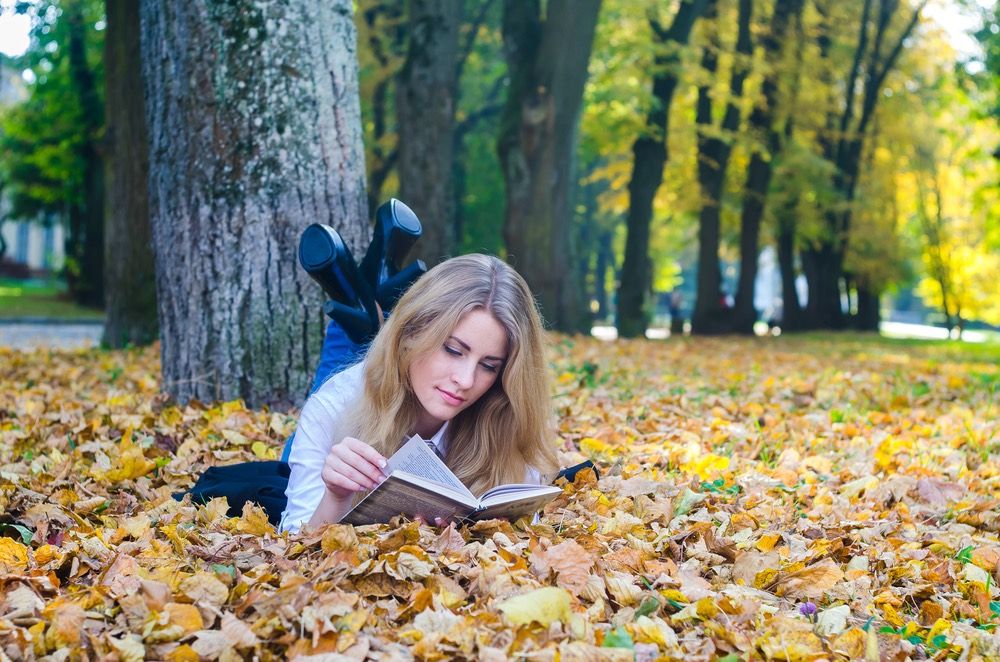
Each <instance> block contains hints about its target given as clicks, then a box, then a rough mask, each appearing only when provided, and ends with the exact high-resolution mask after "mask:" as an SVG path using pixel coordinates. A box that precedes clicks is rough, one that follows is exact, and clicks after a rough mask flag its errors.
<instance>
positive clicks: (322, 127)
mask: <svg viewBox="0 0 1000 662" xmlns="http://www.w3.org/2000/svg"><path fill="white" fill-rule="evenodd" d="M140 15H141V21H142V65H143V74H144V80H145V98H146V116H147V119H148V130H149V136H150V152H149V156H150V164H149V168H150V174H149V196H150V209H151V217H150V220H151V223H152V226H153V245H154V251H155V254H156V264H157V298H158V301H159V315H160V324H161V329H162V333H161V335H162V341H163V345H162V364H163V380H164V388H165V389H166V390H167V391H168V392H169V393H170V394H171V395H173V396H174V397H176V398H177V399H178V400H182V401H184V400H188V399H190V398H198V399H201V400H216V399H232V398H238V397H242V398H244V399H245V400H246V401H247V402H248V403H250V404H253V405H259V404H260V403H263V402H290V401H291V402H295V401H301V400H302V398H303V397H304V396H305V394H306V390H307V388H308V386H309V381H310V376H311V373H312V371H313V369H314V368H315V364H316V361H317V358H318V349H319V347H318V346H319V341H320V338H321V337H322V333H321V330H322V328H323V326H324V319H323V316H322V314H321V313H320V311H319V305H318V304H319V303H320V301H321V299H320V296H321V295H320V291H319V288H317V287H316V286H315V285H314V284H313V283H311V282H310V281H309V279H308V276H306V275H305V273H304V272H302V271H301V269H299V267H298V264H297V261H296V260H295V253H296V246H297V243H298V239H299V235H300V234H301V231H302V229H303V228H304V227H306V226H307V225H308V224H309V223H313V222H322V223H327V224H329V225H332V226H333V227H335V228H337V229H338V230H339V231H340V232H341V234H342V235H343V236H344V238H345V240H346V241H347V242H349V244H350V245H351V247H352V248H353V249H355V251H357V252H360V249H361V247H362V245H363V243H364V240H365V239H366V238H367V234H368V224H367V209H366V199H365V186H364V153H363V149H362V144H361V122H360V110H359V104H358V79H357V60H356V57H355V52H356V37H355V28H354V25H353V22H352V5H351V3H350V2H348V1H347V0H339V1H337V2H326V1H323V2H320V1H318V0H296V1H295V2H289V3H282V4H269V5H261V4H259V3H254V2H249V1H240V2H233V3H228V4H225V5H220V4H217V3H205V2H203V1H196V2H189V3H181V4H176V5H175V4H164V3H160V2H155V1H154V0H145V1H144V2H142V4H141V14H140Z"/></svg>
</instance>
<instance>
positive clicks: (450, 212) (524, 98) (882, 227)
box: [0, 0, 1000, 346]
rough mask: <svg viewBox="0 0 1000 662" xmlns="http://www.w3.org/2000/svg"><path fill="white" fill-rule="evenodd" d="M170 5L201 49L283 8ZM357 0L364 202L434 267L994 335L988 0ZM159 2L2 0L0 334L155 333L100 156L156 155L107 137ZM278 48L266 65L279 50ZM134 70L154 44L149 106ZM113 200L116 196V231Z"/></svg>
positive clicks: (704, 330) (602, 321) (706, 314)
mask: <svg viewBox="0 0 1000 662" xmlns="http://www.w3.org/2000/svg"><path fill="white" fill-rule="evenodd" d="M216 4H219V3H216ZM304 4H305V5H309V4H310V3H304ZM130 5H132V8H131V9H129V6H130ZM148 5H153V3H148ZM244 5H245V6H244ZM192 6H196V7H199V8H203V10H202V9H199V10H198V11H202V14H204V15H202V16H200V17H196V18H193V19H184V18H183V17H181V18H178V17H175V16H170V15H166V16H164V17H160V21H161V23H166V24H167V26H168V27H169V24H170V22H171V21H174V22H175V23H176V24H177V25H180V24H181V23H182V21H183V20H192V21H193V20H199V21H202V23H203V24H204V25H206V26H208V28H212V27H213V25H216V26H221V28H220V29H219V30H217V31H213V30H212V29H206V30H204V31H203V32H200V33H192V34H188V35H187V36H186V37H183V38H184V39H188V40H189V41H190V42H191V44H190V45H191V46H192V47H196V48H200V49H202V50H205V51H207V52H210V53H211V52H216V51H218V52H219V53H220V55H219V58H223V57H224V55H222V54H221V53H224V52H225V49H226V48H228V46H226V44H228V43H230V42H229V41H227V39H229V40H231V39H232V38H233V37H232V34H233V31H234V30H243V31H247V30H256V31H255V32H249V33H245V34H251V35H252V36H253V37H254V38H256V39H260V40H266V39H267V36H266V35H267V34H274V33H277V32H280V31H281V30H283V29H284V26H285V25H286V24H287V26H288V29H290V30H292V31H294V30H295V29H296V26H295V23H294V20H292V19H291V18H289V17H284V18H285V20H286V23H281V20H278V23H277V24H276V23H275V20H276V19H275V18H274V17H269V16H266V15H263V14H261V15H258V14H256V13H255V12H259V11H263V10H258V9H256V8H254V6H253V3H251V2H243V3H241V2H233V3H227V7H228V9H227V11H230V10H232V11H235V12H236V14H235V15H237V16H240V17H241V18H239V19H238V20H237V19H232V18H231V17H229V18H227V17H226V16H224V15H223V14H224V12H222V10H220V9H218V7H216V6H215V5H213V3H194V4H193V5H192ZM348 6H350V5H348ZM136 7H139V9H136ZM234 8H235V9H234ZM353 9H354V11H353V15H352V16H351V17H350V20H351V21H352V22H353V26H354V29H355V35H354V36H353V39H354V42H353V50H351V49H348V50H350V53H349V54H350V55H351V57H352V58H354V59H355V60H356V63H357V72H358V73H357V88H358V92H357V94H358V98H359V99H360V117H359V123H360V129H359V130H360V132H361V136H362V143H363V150H364V166H363V168H364V170H363V175H364V178H365V182H364V196H365V200H366V201H367V208H368V209H369V218H370V214H371V212H373V211H374V209H375V207H376V206H377V205H378V204H379V203H380V202H382V201H384V200H386V199H388V198H389V197H390V196H397V197H400V198H401V199H403V200H404V201H405V202H407V203H408V204H409V205H410V206H411V207H413V209H414V210H415V211H416V212H417V214H418V216H420V218H421V220H422V221H423V223H424V226H425V237H424V239H423V240H422V241H421V244H420V245H419V246H420V248H419V252H420V255H419V257H422V258H424V259H425V260H427V261H428V262H429V263H434V262H436V261H438V260H440V259H441V258H442V257H443V256H446V255H455V254H460V253H466V252H470V251H484V252H489V253H495V254H498V255H501V256H504V257H506V258H507V259H509V260H510V261H511V262H512V263H514V264H515V265H516V266H517V267H518V268H519V269H520V270H521V271H522V273H524V274H525V276H526V277H527V278H528V280H529V282H530V283H531V285H532V287H533V289H534V290H535V292H536V294H537V296H538V297H539V300H540V303H541V304H542V308H543V312H544V314H545V317H546V319H547V320H548V322H549V323H550V324H551V325H552V326H553V328H555V329H558V330H561V331H566V332H590V331H592V330H594V332H596V333H597V334H599V335H601V336H602V337H613V336H615V335H620V336H627V337H636V336H642V335H648V336H650V337H663V336H667V335H669V334H670V333H673V334H677V333H693V334H726V333H739V334H752V333H756V334H758V335H762V334H767V333H771V334H778V333H788V332H793V331H799V330H817V329H827V330H837V329H860V330H869V331H878V330H879V329H881V330H882V332H883V333H889V334H904V335H915V336H927V337H939V338H947V337H952V338H958V337H962V338H964V339H967V340H984V339H989V338H991V337H993V338H995V337H996V336H995V335H993V336H991V334H996V331H997V328H998V327H997V325H1000V288H998V287H997V283H998V282H1000V188H998V186H1000V185H998V181H1000V178H998V163H1000V129H998V123H997V122H998V117H1000V98H998V75H1000V74H998V72H1000V24H998V9H997V4H996V3H995V2H987V1H986V0H932V1H930V2H921V1H917V0H891V1H890V0H850V1H848V2H843V1H832V0H711V1H709V0H705V1H697V0H691V1H686V2H676V1H675V2H650V1H648V0H604V1H603V2H598V1H597V0H581V1H580V2H575V3H574V2H558V1H556V0H550V1H549V2H537V1H536V2H531V1H530V0H525V1H523V2H520V1H517V0H509V1H508V2H503V1H502V0H451V1H449V2H445V1H440V0H439V1H434V2H432V1H424V0H412V1H410V2H387V1H381V0H358V1H357V2H355V3H353ZM193 11H194V10H193ZM305 12H306V13H305V14H303V15H304V16H308V7H306V10H305ZM152 13H155V12H154V10H152V9H150V8H149V7H148V6H147V5H146V4H141V3H140V4H139V5H136V4H135V3H122V2H115V1H114V0H108V1H107V2H104V1H103V0H58V1H38V2H17V1H14V0H0V51H2V55H0V237H2V241H0V318H2V319H0V323H2V322H3V321H4V320H6V322H7V323H8V324H7V325H6V326H5V327H4V328H5V329H6V331H5V333H6V334H7V336H6V338H7V341H8V343H9V342H13V340H11V338H13V337H14V336H13V335H12V334H14V333H15V332H14V331H12V330H11V327H10V323H11V322H14V321H17V322H19V323H22V324H23V323H25V322H29V321H33V322H38V323H53V322H65V321H67V320H69V321H77V322H83V323H84V326H85V327H86V326H87V324H89V325H90V327H87V328H94V329H98V331H93V332H92V333H94V334H96V335H98V336H100V335H103V337H104V340H105V342H106V343H107V344H109V345H111V346H116V345H120V344H123V343H124V344H128V343H136V344H137V343H141V342H144V341H148V340H150V339H152V338H154V337H156V336H157V334H158V333H159V331H158V328H159V327H158V321H157V315H158V314H160V315H162V314H163V310H164V308H163V303H162V301H161V304H160V310H159V311H158V310H157V303H156V296H155V293H153V292H152V290H151V288H152V283H153V282H154V281H155V280H156V279H157V277H156V276H155V275H154V273H153V270H154V265H153V260H152V258H151V257H147V258H146V259H145V262H146V263H147V265H146V268H147V270H146V272H145V273H143V272H142V271H136V270H135V268H130V271H129V273H130V276H129V278H131V279H134V280H138V281H142V282H144V283H145V284H146V286H147V292H146V293H145V294H143V293H138V294H136V293H131V294H125V295H123V294H122V286H121V285H120V284H116V282H120V280H121V277H120V276H118V277H117V279H118V280H116V277H115V276H114V275H111V276H108V274H107V270H108V268H109V266H108V265H109V263H114V262H118V263H121V262H124V261H126V260H125V257H124V256H125V255H127V254H128V255H131V253H130V251H132V249H131V248H129V247H128V246H126V245H124V244H122V243H121V242H123V241H125V240H128V239H130V238H136V240H137V241H140V242H145V244H146V246H147V251H148V247H149V246H150V245H151V243H152V240H151V239H149V237H150V231H149V230H148V227H147V229H145V230H136V231H134V232H133V231H132V230H129V229H128V228H130V227H133V226H134V227H137V228H138V227H142V226H143V224H146V225H147V226H148V224H149V222H150V220H149V218H148V217H142V218H140V216H143V215H142V214H136V213H135V212H134V211H130V210H134V209H135V208H136V207H134V206H130V205H134V204H135V203H134V202H128V201H125V200H124V198H123V197H122V196H123V195H126V194H127V193H122V192H121V191H120V189H119V190H118V192H116V191H115V189H114V184H113V181H112V180H115V179H116V177H115V176H114V174H113V171H114V169H115V168H116V167H117V168H124V169H125V170H126V171H128V172H133V173H139V177H140V178H141V179H147V178H149V177H153V178H156V176H157V175H156V172H155V169H156V168H157V167H159V166H158V165H157V159H156V155H155V154H153V155H151V157H150V158H149V161H150V163H149V164H148V165H147V163H146V162H145V159H146V156H145V154H140V153H139V151H140V150H137V149H135V148H134V147H133V146H130V144H129V143H128V141H129V140H133V138H132V137H130V136H136V135H138V136H143V135H146V134H144V133H142V132H140V133H129V132H128V131H134V129H128V130H127V131H126V130H125V129H123V128H122V127H124V126H125V125H124V124H123V122H125V121H126V120H123V119H121V118H122V114H123V113H124V115H125V117H126V118H132V120H139V121H140V122H142V121H144V120H145V118H146V117H148V116H149V115H148V114H144V111H143V105H142V102H143V97H144V86H143V84H142V82H141V80H142V77H141V76H142V72H141V70H140V69H141V67H140V62H139V60H140V59H141V58H142V56H145V55H146V54H147V53H148V52H149V50H148V49H149V48H150V47H149V46H147V45H146V44H139V43H138V42H137V40H138V39H139V36H140V35H141V37H142V39H149V38H150V34H151V32H150V30H151V28H150V27H149V26H150V25H152V24H153V23H154V21H153V20H152V18H151V16H150V14H152ZM177 13H178V14H183V13H184V12H183V11H180V10H178V12H177ZM167 14H169V12H167ZM280 18H281V17H279V19H280ZM275 25H280V26H281V28H280V29H279V28H275ZM255 26H256V27H255ZM161 27H162V26H161ZM241 34H244V33H241ZM227 35H228V36H227ZM261 35H264V36H261ZM130 38H131V39H132V42H129V41H128V40H129V39H130ZM306 41H307V39H305V38H303V45H302V46H301V48H303V49H307V48H309V47H308V46H306V45H305V44H304V42H306ZM282 43H285V42H282ZM345 43H346V42H345ZM130 44H131V45H130ZM167 47H168V48H169V47H170V46H169V44H168V46H167ZM338 48H340V50H343V49H344V45H343V44H340V45H339V46H338ZM129 49H132V50H129ZM254 50H256V51H259V52H261V53H266V52H267V48H266V44H265V43H264V42H263V41H261V44H259V45H258V46H255V47H254ZM305 57H306V58H310V57H311V58H313V59H315V57H314V55H312V54H310V53H309V52H307V53H305ZM283 66H285V68H284V69H283V70H280V69H279V70H277V71H276V72H274V73H273V76H276V77H281V76H284V77H294V76H296V75H297V73H298V68H300V67H299V65H283ZM129 71H131V72H132V73H129ZM214 71H215V74H213V75H215V76H216V80H217V79H218V77H219V76H221V75H223V74H219V71H220V70H219V69H216V70H214ZM148 76H149V70H148V65H147V70H146V77H147V83H146V86H145V97H146V99H145V101H146V104H147V105H148V104H150V98H149V97H150V94H151V92H150V86H149V83H148ZM116 81H117V82H116ZM129 81H131V82H129ZM137 81H138V82H137ZM265 82H266V81H265ZM114 85H117V87H116V88H114V89H112V88H113V86H114ZM245 93H246V94H248V95H249V94H251V92H249V91H247V92H245ZM153 94H154V95H155V94H156V91H155V90H154V91H153ZM136 104H138V105H136ZM145 112H146V113H149V112H150V111H149V109H148V108H147V110H146V111H145ZM116 127H118V128H116ZM149 130H150V131H151V130H152V128H150V129H149ZM115 131H117V133H114V132H115ZM112 134H114V135H112ZM138 140H141V138H139V139H138ZM116 160H117V161H118V165H115V162H116ZM123 163H124V165H122V164H123ZM356 165H360V164H356ZM147 168H150V169H152V170H154V172H153V173H152V175H150V174H149V173H148V172H146V169H147ZM109 173H111V174H109ZM122 179H123V178H122V176H118V177H117V180H118V181H119V182H120V181H121V180H122ZM149 181H152V179H150V180H149ZM120 186H121V184H119V187H120ZM128 186H131V188H132V189H134V188H135V187H134V185H128ZM145 195H146V194H145V191H143V192H142V201H140V204H144V203H145ZM116 196H117V197H116ZM116 213H117V214H124V215H125V218H124V220H123V221H118V223H119V224H118V225H115V226H114V228H115V229H113V230H111V229H110V226H109V225H108V224H109V223H110V221H109V220H108V217H109V215H112V214H116ZM311 220H313V219H311V218H300V219H298V220H297V221H296V222H297V223H298V227H304V224H307V223H308V222H311ZM320 220H322V219H320ZM362 221H363V222H364V223H368V222H369V221H368V218H365V219H362ZM154 222H155V221H154ZM344 222H345V223H347V221H344ZM351 222H356V221H351ZM121 223H124V225H122V224H121ZM122 228H126V229H125V230H123V229H122ZM109 234H110V235H111V236H109ZM348 236H349V233H348ZM143 238H145V239H143ZM351 241H352V242H354V246H355V248H356V251H357V250H361V249H362V248H363V246H362V243H363V239H357V240H355V239H351ZM116 242H117V243H116ZM356 254H357V252H356ZM147 255H151V254H150V253H148V252H147ZM129 259H131V260H135V258H134V257H132V258H129ZM282 259H287V260H288V261H289V262H292V261H294V253H293V252H292V251H290V252H289V253H288V254H287V257H286V258H282ZM139 261H140V263H141V262H143V259H142V258H139ZM132 264H135V262H133V263H132ZM160 287H161V288H163V287H166V285H164V284H163V283H162V282H161V284H160ZM123 296H124V297H125V298H128V299H129V301H130V302H127V303H126V304H122V303H120V302H121V300H122V298H123ZM161 299H162V294H161ZM121 305H129V306H132V307H133V309H134V310H133V312H131V313H129V315H130V317H129V316H127V317H128V319H129V320H131V321H128V322H127V323H126V327H128V328H121V327H120V326H116V327H115V328H113V329H111V330H109V329H108V328H107V324H109V321H108V316H109V315H111V316H115V315H118V313H114V312H113V311H109V306H121ZM114 323H115V324H120V323H119V322H114ZM130 325H131V326H130ZM62 332H63V333H67V334H68V333H72V331H71V330H70V329H69V328H68V327H67V328H65V329H63V331H62ZM34 333H35V332H34V331H31V332H30V333H29V335H32V334H34Z"/></svg>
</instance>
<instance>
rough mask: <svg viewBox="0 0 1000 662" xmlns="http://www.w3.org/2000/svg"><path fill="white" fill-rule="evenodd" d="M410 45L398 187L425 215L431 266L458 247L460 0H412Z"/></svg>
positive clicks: (400, 112)
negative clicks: (456, 134) (454, 167)
mask: <svg viewBox="0 0 1000 662" xmlns="http://www.w3.org/2000/svg"><path fill="white" fill-rule="evenodd" d="M406 8H407V14H408V17H407V25H408V30H407V32H408V35H409V48H408V51H407V57H406V63H405V64H404V65H403V68H402V70H401V71H400V73H399V78H398V83H397V85H396V117H397V119H398V121H399V162H398V168H399V193H400V198H401V199H402V200H404V201H405V202H406V204H407V205H409V206H410V207H411V208H412V209H413V211H414V212H415V213H416V214H417V216H418V217H419V218H420V220H421V224H422V225H423V236H422V237H421V238H420V242H419V243H417V245H416V246H415V248H414V256H415V257H419V258H421V259H423V260H424V261H425V262H427V264H428V265H429V266H432V265H434V264H437V263H438V262H440V261H441V260H442V259H443V258H444V257H447V256H449V255H451V254H452V253H453V251H454V249H455V236H454V234H453V231H454V218H453V216H454V204H455V191H454V181H453V177H452V175H453V172H452V165H453V164H452V159H453V150H454V145H453V142H452V133H453V131H454V129H455V92H456V78H455V74H456V69H455V61H456V56H457V53H458V25H459V22H460V19H461V5H460V0H408V2H407V3H406Z"/></svg>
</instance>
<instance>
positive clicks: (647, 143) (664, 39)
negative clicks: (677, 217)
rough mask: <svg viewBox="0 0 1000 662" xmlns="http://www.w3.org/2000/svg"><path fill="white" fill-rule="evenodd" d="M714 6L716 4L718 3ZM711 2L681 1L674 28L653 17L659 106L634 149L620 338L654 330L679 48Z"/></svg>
mask: <svg viewBox="0 0 1000 662" xmlns="http://www.w3.org/2000/svg"><path fill="white" fill-rule="evenodd" d="M712 2H713V3H714V2H715V0H712ZM706 4H707V1H706V0H684V1H683V2H681V4H680V7H678V9H677V13H676V14H675V15H674V20H673V23H672V24H671V26H670V29H669V30H666V29H664V28H663V27H662V26H661V25H660V24H659V22H658V21H656V20H655V19H652V18H651V19H650V21H649V22H650V27H651V28H652V30H653V36H654V45H655V46H656V47H657V53H656V56H655V58H654V61H653V64H654V69H653V70H654V71H655V72H656V74H655V75H654V76H653V99H654V100H653V107H652V108H651V109H650V110H649V112H648V113H647V115H646V128H645V132H644V133H643V134H642V135H640V136H639V138H637V139H636V141H635V143H633V145H632V155H633V157H632V178H631V179H630V180H629V184H628V197H629V205H628V216H627V221H626V223H627V225H626V235H625V260H624V262H623V263H622V281H621V286H620V287H619V290H618V335H619V336H621V337H623V338H637V337H642V336H644V335H645V333H646V328H647V327H648V326H649V310H648V307H649V296H650V294H651V293H652V287H653V264H652V261H651V260H650V258H649V225H650V222H651V221H652V219H653V200H654V199H655V198H656V192H657V191H658V190H659V188H660V184H662V183H663V166H664V165H665V164H666V162H667V159H668V157H669V155H668V152H667V136H668V134H669V132H670V105H671V103H672V102H673V98H674V91H675V90H676V89H677V74H678V70H677V65H678V63H679V61H680V52H679V47H680V46H682V45H684V44H686V43H688V40H689V38H690V36H691V29H692V28H693V27H694V23H695V20H697V18H698V16H700V15H701V13H702V12H703V11H704V10H705V7H706Z"/></svg>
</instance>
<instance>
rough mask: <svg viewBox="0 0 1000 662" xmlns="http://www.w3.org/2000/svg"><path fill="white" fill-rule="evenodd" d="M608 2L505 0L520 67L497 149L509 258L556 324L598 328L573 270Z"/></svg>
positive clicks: (510, 43) (513, 75)
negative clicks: (586, 98) (591, 100)
mask: <svg viewBox="0 0 1000 662" xmlns="http://www.w3.org/2000/svg"><path fill="white" fill-rule="evenodd" d="M599 7H600V0H549V1H548V2H547V4H546V13H545V17H544V18H543V17H542V13H541V3H540V2H539V0H505V2H504V16H503V38H504V51H505V56H506V59H507V63H508V70H509V72H510V86H509V91H508V96H507V103H506V105H505V107H504V112H503V117H502V120H501V128H500V135H499V138H498V141H497V151H498V154H499V157H500V163H501V167H502V169H503V175H504V183H505V189H506V190H505V194H506V209H505V215H504V228H503V237H504V243H505V244H506V247H507V259H508V260H510V262H511V263H512V264H513V265H514V266H515V267H516V268H517V269H518V270H519V271H520V272H521V273H522V274H523V275H524V277H525V279H526V280H527V281H528V284H529V285H530V286H531V288H532V290H533V291H534V293H535V296H536V297H537V298H538V301H539V303H540V305H541V308H542V312H543V314H544V316H545V317H546V318H547V320H548V322H549V323H550V324H551V325H552V326H554V327H555V328H556V329H558V330H560V331H568V332H576V331H589V328H587V327H589V315H588V313H587V311H586V310H585V309H584V307H583V305H582V297H581V296H580V292H579V291H578V289H577V287H576V284H575V282H574V279H573V278H572V277H571V273H572V272H571V269H572V268H573V267H572V265H573V264H574V263H575V258H574V255H573V246H572V239H571V233H570V225H571V219H572V217H573V213H572V211H573V205H572V200H571V198H572V194H573V190H574V187H575V186H576V178H575V174H574V168H573V161H574V159H573V156H574V148H575V143H576V140H575V138H576V129H577V125H578V122H579V115H580V105H581V103H582V100H583V87H584V83H585V82H586V80H587V63H588V61H589V59H590V50H591V46H592V45H593V40H594V29H595V27H596V24H597V14H598V9H599Z"/></svg>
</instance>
